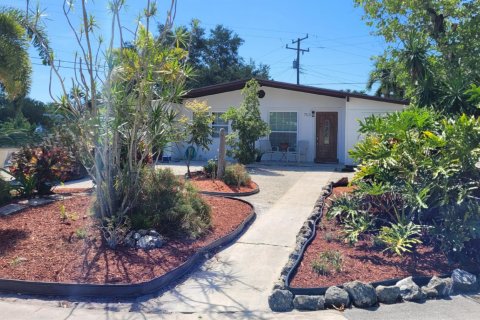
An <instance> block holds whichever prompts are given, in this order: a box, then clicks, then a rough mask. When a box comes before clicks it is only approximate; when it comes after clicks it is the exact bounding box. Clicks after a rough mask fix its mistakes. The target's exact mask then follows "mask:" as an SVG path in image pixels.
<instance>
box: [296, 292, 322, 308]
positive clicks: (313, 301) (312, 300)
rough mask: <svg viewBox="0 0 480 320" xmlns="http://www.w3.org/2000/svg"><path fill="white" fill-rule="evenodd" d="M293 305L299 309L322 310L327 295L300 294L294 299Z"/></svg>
mask: <svg viewBox="0 0 480 320" xmlns="http://www.w3.org/2000/svg"><path fill="white" fill-rule="evenodd" d="M293 307H294V308H295V309H297V310H311V311H314V310H322V309H324V308H325V297H324V296H304V295H298V296H295V298H294V299H293Z"/></svg>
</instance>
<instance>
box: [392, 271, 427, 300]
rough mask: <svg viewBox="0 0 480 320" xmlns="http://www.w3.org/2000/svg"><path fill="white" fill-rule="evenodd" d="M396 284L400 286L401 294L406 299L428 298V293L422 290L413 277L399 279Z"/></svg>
mask: <svg viewBox="0 0 480 320" xmlns="http://www.w3.org/2000/svg"><path fill="white" fill-rule="evenodd" d="M395 286H397V287H399V288H400V295H401V296H402V298H403V300H405V301H420V300H424V299H425V298H426V295H425V294H424V293H423V292H422V290H420V287H419V286H418V285H417V284H416V283H415V282H414V281H413V279H412V277H408V278H405V279H403V280H400V281H398V282H397V283H396V284H395Z"/></svg>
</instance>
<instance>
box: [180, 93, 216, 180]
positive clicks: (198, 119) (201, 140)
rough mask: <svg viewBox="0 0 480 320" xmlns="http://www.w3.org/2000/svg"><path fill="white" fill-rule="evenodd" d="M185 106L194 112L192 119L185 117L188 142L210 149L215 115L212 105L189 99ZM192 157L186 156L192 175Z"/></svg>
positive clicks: (188, 168)
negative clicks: (211, 110) (212, 113)
mask: <svg viewBox="0 0 480 320" xmlns="http://www.w3.org/2000/svg"><path fill="white" fill-rule="evenodd" d="M185 108H186V109H187V110H189V111H190V112H191V113H192V119H191V120H189V119H185V120H184V122H185V133H186V135H187V140H186V141H187V143H188V144H190V145H195V146H196V147H197V149H198V148H201V149H203V150H209V148H210V144H211V143H212V133H213V129H212V126H211V124H212V121H213V116H212V115H211V114H210V113H209V110H210V107H209V106H208V105H207V103H206V102H205V101H196V100H194V101H189V102H187V103H186V105H185ZM191 160H192V159H191V157H190V156H187V157H186V162H187V173H188V176H190V175H191V174H190V161H191Z"/></svg>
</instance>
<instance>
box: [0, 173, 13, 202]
mask: <svg viewBox="0 0 480 320" xmlns="http://www.w3.org/2000/svg"><path fill="white" fill-rule="evenodd" d="M10 190H11V188H10V183H8V182H7V181H5V180H3V179H2V178H0V205H4V204H6V203H8V202H9V201H10V199H11V194H10Z"/></svg>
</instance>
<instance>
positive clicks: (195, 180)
mask: <svg viewBox="0 0 480 320" xmlns="http://www.w3.org/2000/svg"><path fill="white" fill-rule="evenodd" d="M189 181H190V182H192V184H193V185H194V186H195V187H196V188H197V189H198V190H200V191H209V192H223V193H244V192H251V191H254V190H255V189H257V188H258V186H257V184H256V183H255V182H253V181H251V182H250V185H248V186H240V187H237V186H229V185H227V184H226V183H225V182H223V181H222V180H218V179H212V178H208V177H206V176H205V175H204V174H203V172H202V171H197V172H192V176H191V177H190V179H189Z"/></svg>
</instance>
